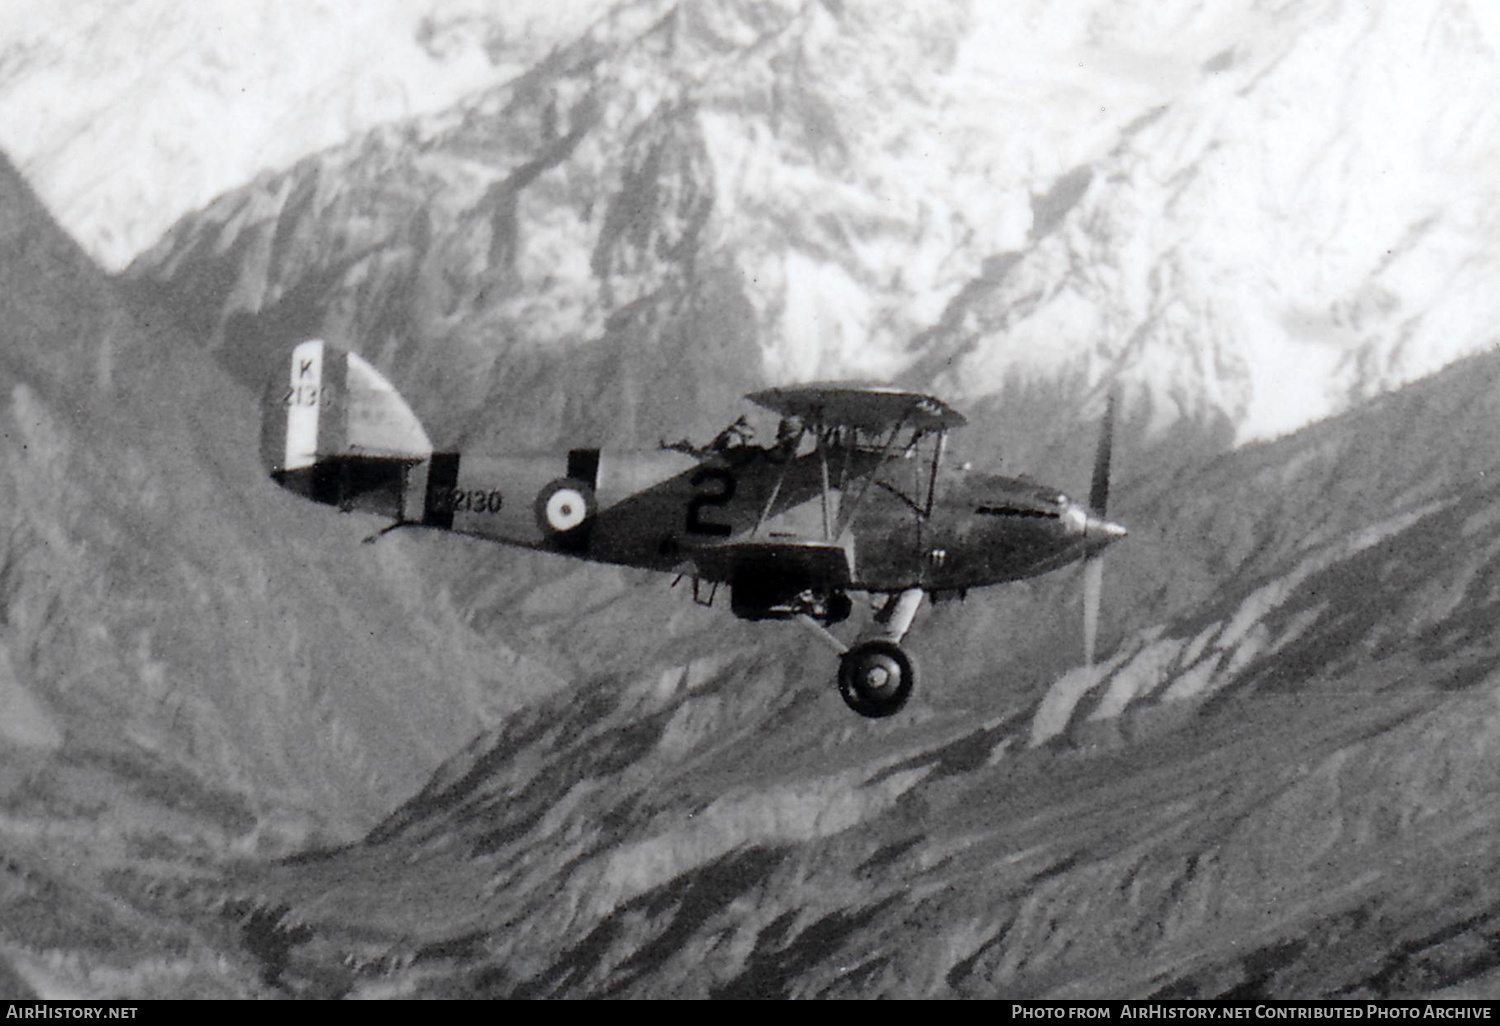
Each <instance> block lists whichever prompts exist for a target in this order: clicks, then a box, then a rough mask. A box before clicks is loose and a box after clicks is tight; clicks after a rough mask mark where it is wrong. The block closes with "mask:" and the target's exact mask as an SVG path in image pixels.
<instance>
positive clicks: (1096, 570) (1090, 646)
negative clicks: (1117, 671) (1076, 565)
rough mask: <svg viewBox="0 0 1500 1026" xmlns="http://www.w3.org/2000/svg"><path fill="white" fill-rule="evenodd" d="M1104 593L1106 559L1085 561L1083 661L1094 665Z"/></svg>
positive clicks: (1085, 663) (1090, 558)
mask: <svg viewBox="0 0 1500 1026" xmlns="http://www.w3.org/2000/svg"><path fill="white" fill-rule="evenodd" d="M1103 595H1104V560H1103V559H1100V558H1099V557H1097V556H1090V557H1088V558H1087V559H1085V560H1084V561H1083V662H1084V665H1085V666H1093V665H1094V643H1095V642H1096V641H1097V640H1098V639H1099V603H1100V600H1101V599H1102V598H1103Z"/></svg>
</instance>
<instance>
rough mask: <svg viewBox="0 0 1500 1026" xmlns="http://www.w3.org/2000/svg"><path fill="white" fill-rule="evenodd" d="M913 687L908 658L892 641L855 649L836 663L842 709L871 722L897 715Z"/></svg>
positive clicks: (913, 670)
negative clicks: (837, 665) (851, 710)
mask: <svg viewBox="0 0 1500 1026" xmlns="http://www.w3.org/2000/svg"><path fill="white" fill-rule="evenodd" d="M916 683H917V669H916V666H914V665H913V664H912V661H911V657H910V656H908V655H907V654H906V653H905V652H903V651H902V650H901V647H900V646H899V645H897V644H895V643H894V642H891V641H884V640H875V641H866V642H864V643H863V644H859V645H855V646H854V647H853V648H851V649H850V650H849V651H848V652H845V653H844V656H843V658H842V659H840V660H839V695H840V696H841V697H842V698H843V699H844V704H845V705H847V706H848V707H849V708H851V709H853V710H854V711H855V712H857V713H859V714H860V715H861V716H865V717H868V718H869V719H872V720H879V719H884V718H885V717H887V716H894V715H895V714H896V713H898V712H900V711H901V708H902V706H904V705H906V700H907V699H908V698H910V697H911V690H912V688H913V687H914V686H915V685H916Z"/></svg>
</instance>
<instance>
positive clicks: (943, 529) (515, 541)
mask: <svg viewBox="0 0 1500 1026" xmlns="http://www.w3.org/2000/svg"><path fill="white" fill-rule="evenodd" d="M747 398H748V399H749V400H750V401H751V402H752V403H755V404H756V405H758V406H760V407H762V408H763V409H765V410H768V411H770V412H771V413H773V414H775V415H777V416H778V417H779V424H778V426H777V430H776V434H775V438H774V439H770V440H768V441H766V442H764V443H758V442H757V441H756V440H755V438H754V437H753V434H752V433H751V432H750V431H749V430H748V428H747V423H746V420H745V418H743V417H741V418H740V419H739V420H737V421H736V422H735V423H733V424H731V425H730V426H729V427H727V428H726V429H725V430H724V431H723V432H721V433H720V434H719V435H718V437H716V438H715V439H713V440H712V441H710V442H709V443H707V444H705V445H702V446H698V445H694V444H693V443H691V442H688V441H681V442H676V443H672V444H666V443H663V444H661V445H660V446H658V447H657V448H654V449H649V450H628V451H612V450H609V449H600V448H592V447H580V448H572V449H563V450H559V451H557V452H546V453H481V452H436V451H434V450H433V447H432V443H431V442H430V441H429V439H428V437H427V433H426V431H424V430H423V428H422V425H421V423H420V422H419V421H418V419H417V417H416V416H415V415H414V414H413V413H412V411H411V408H410V407H409V406H408V405H407V404H406V402H405V401H404V400H403V399H402V398H401V396H400V395H399V394H398V393H397V392H396V390H395V389H394V388H393V387H392V386H391V384H390V382H388V381H387V380H386V379H385V378H384V377H383V376H382V375H381V374H380V373H379V372H378V371H376V370H375V368H374V367H372V366H371V365H370V364H369V363H368V362H367V361H366V360H365V359H363V358H362V357H360V356H359V355H358V354H357V353H352V352H348V351H346V350H343V349H339V348H337V347H335V346H332V345H329V344H327V343H325V342H322V341H319V340H310V341H306V342H303V343H301V344H300V345H298V346H297V347H296V348H294V349H293V350H292V352H291V356H290V359H289V361H288V363H287V365H286V370H285V371H284V372H278V373H277V375H276V377H275V379H274V380H273V381H272V382H271V384H270V386H269V388H268V390H267V393H266V409H265V420H264V426H263V435H262V458H263V462H264V464H265V466H266V469H267V471H268V472H269V473H270V475H271V477H272V478H273V479H274V480H275V481H276V482H277V483H278V484H280V485H281V486H282V487H283V488H286V489H288V490H289V491H292V492H295V493H297V494H299V495H301V496H304V497H306V498H308V499H311V500H312V501H314V502H318V503H322V504H325V505H329V506H333V507H336V508H338V509H341V510H346V511H352V510H360V511H364V512H369V513H374V514H378V515H380V516H384V517H387V518H389V519H390V520H391V521H392V523H391V525H390V526H389V527H387V528H386V530H385V531H383V532H381V533H386V532H388V531H391V530H395V529H397V528H402V527H428V528H434V529H438V530H444V531H453V532H456V533H460V534H467V535H473V536H476V537H480V538H486V539H489V540H491V541H496V542H500V543H501V544H505V545H513V546H519V547H523V548H529V549H539V550H542V551H547V552H555V553H559V554H562V555H567V556H572V557H575V558H579V559H587V560H592V561H595V562H600V563H613V564H616V565H620V566H631V567H640V568H643V569H647V570H655V571H660V572H663V573H668V574H676V575H685V576H688V577H691V578H692V580H693V585H694V594H695V595H699V594H703V593H704V591H705V590H708V592H709V593H710V594H712V593H714V591H715V590H716V589H717V588H718V586H720V585H725V586H727V588H728V591H729V596H730V603H729V605H730V609H731V611H732V612H733V613H734V615H736V616H738V617H741V618H743V619H747V620H796V621H798V622H801V623H803V624H804V625H806V626H808V627H809V628H811V629H812V630H814V631H815V632H816V633H817V634H818V635H819V636H820V637H822V638H824V639H825V640H826V641H828V642H829V644H830V645H831V646H832V647H833V648H834V649H835V650H836V651H837V652H838V653H839V667H838V673H837V681H838V687H839V692H840V694H841V695H842V696H843V699H844V701H845V702H846V703H847V704H848V705H849V707H850V708H852V709H854V711H856V712H858V713H860V714H861V715H863V716H869V717H884V716H890V715H892V714H894V713H895V712H897V711H898V710H900V709H901V708H902V706H904V705H905V704H906V701H907V699H908V698H909V697H910V695H911V691H912V688H913V686H914V684H915V682H916V669H915V666H914V664H913V662H912V660H911V657H910V656H909V654H908V653H907V652H906V650H905V649H904V648H902V644H901V643H902V640H903V639H904V638H905V636H906V633H907V631H908V630H910V628H911V626H912V623H913V621H914V619H915V617H916V614H917V612H918V610H919V608H920V607H921V604H922V600H923V598H924V597H925V596H927V595H930V594H940V595H941V594H952V593H963V592H966V591H968V590H969V589H971V588H981V587H985V586H988V585H992V584H1000V583H1003V582H1006V581H1014V580H1018V579H1021V578H1026V577H1033V576H1036V575H1038V574H1042V573H1046V572H1048V571H1051V570H1055V569H1057V568H1059V567H1062V566H1065V565H1067V564H1069V563H1073V562H1076V561H1078V560H1083V561H1085V562H1086V564H1087V570H1086V574H1085V588H1086V591H1085V594H1086V602H1085V649H1086V651H1087V653H1088V656H1087V657H1088V658H1090V659H1092V649H1093V634H1094V630H1095V626H1094V625H1095V624H1096V623H1097V610H1098V602H1099V570H1100V563H1099V561H1098V559H1097V558H1096V557H1097V555H1098V553H1099V552H1100V551H1101V550H1103V549H1104V547H1105V546H1107V545H1109V544H1110V543H1111V542H1113V541H1115V540H1117V539H1119V538H1121V537H1123V536H1124V534H1125V529H1124V528H1123V527H1121V526H1120V525H1119V524H1116V523H1112V522H1111V521H1109V520H1107V519H1105V516H1104V514H1105V507H1106V504H1107V502H1108V496H1109V466H1110V453H1111V448H1112V445H1111V437H1112V428H1111V424H1112V419H1113V418H1112V406H1111V412H1110V413H1108V414H1106V417H1105V420H1104V424H1103V428H1102V431H1101V434H1100V440H1099V447H1098V454H1097V456H1096V459H1095V467H1094V479H1093V487H1092V490H1091V494H1090V497H1089V503H1088V505H1086V506H1085V505H1083V504H1081V503H1078V502H1075V501H1073V500H1071V499H1069V498H1068V497H1067V496H1065V495H1063V494H1062V493H1061V492H1059V491H1056V490H1055V489H1050V488H1045V487H1041V486H1038V485H1036V484H1033V483H1031V482H1028V481H1023V480H1018V479H1016V478H1011V477H1004V476H1001V475H998V474H985V473H978V472H974V471H972V470H969V469H968V468H967V467H954V466H950V465H949V464H948V463H947V462H945V460H944V452H945V448H946V443H947V438H948V433H949V432H950V431H951V430H953V429H955V428H958V427H961V426H962V425H963V424H964V418H963V416H962V415H961V414H959V413H958V412H956V411H955V410H953V409H952V408H951V407H949V406H948V405H947V404H946V403H944V402H943V401H942V400H940V399H937V398H934V397H932V396H928V395H922V394H919V393H915V392H908V391H903V390H901V389H895V388H885V387H879V386H852V385H847V384H813V385H796V386H790V387H784V388H772V389H767V390H765V391H761V392H755V393H752V394H751V395H749V396H747ZM705 586H706V589H705ZM853 593H868V594H871V595H875V596H881V597H883V599H884V601H883V605H882V606H881V608H880V610H879V611H878V612H877V613H876V614H875V616H874V619H873V621H872V622H871V623H870V624H869V625H868V626H867V627H865V628H863V629H862V630H861V631H860V632H859V633H858V635H857V636H856V637H855V638H854V639H853V640H852V641H850V642H845V641H843V640H840V638H839V637H838V636H837V635H836V634H834V633H833V632H832V631H831V630H830V628H832V627H834V626H836V625H837V624H839V623H841V622H842V621H844V620H845V619H847V618H848V617H849V614H850V611H851V609H852V608H853V602H852V600H851V598H850V596H851V594H853Z"/></svg>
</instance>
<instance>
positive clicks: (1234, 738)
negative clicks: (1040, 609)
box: [229, 355, 1500, 997]
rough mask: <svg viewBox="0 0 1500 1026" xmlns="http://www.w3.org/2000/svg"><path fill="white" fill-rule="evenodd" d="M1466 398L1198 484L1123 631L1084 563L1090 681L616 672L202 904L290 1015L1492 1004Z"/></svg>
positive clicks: (1478, 439)
mask: <svg viewBox="0 0 1500 1026" xmlns="http://www.w3.org/2000/svg"><path fill="white" fill-rule="evenodd" d="M1497 386H1500V358H1496V357H1495V356H1494V355H1490V356H1486V357H1483V358H1476V359H1472V360H1469V361H1466V362H1465V363H1464V364H1463V365H1461V366H1459V367H1456V368H1454V369H1453V370H1452V371H1451V372H1449V373H1447V374H1444V375H1441V376H1439V377H1437V378H1434V379H1431V380H1427V381H1423V382H1421V383H1419V384H1417V385H1414V386H1411V387H1409V388H1408V389H1406V390H1404V391H1402V392H1400V393H1397V394H1395V395H1393V396H1390V397H1388V398H1387V399H1385V400H1383V401H1382V402H1380V403H1377V404H1374V405H1371V406H1369V407H1366V408H1363V409H1361V410H1359V411H1356V412H1354V413H1351V414H1349V415H1347V416H1345V417H1342V418H1339V419H1337V420H1335V421H1331V422H1329V423H1327V424H1325V425H1321V426H1319V427H1317V428H1315V429H1310V430H1308V431H1305V432H1303V433H1300V434H1298V435H1296V436H1293V437H1291V438H1288V439H1285V440H1282V441H1280V442H1277V443H1274V444H1270V445H1261V446H1252V447H1248V448H1246V449H1242V450H1240V451H1238V452H1236V453H1234V454H1232V455H1230V456H1227V457H1224V458H1223V459H1222V460H1220V461H1218V462H1217V463H1216V464H1214V465H1213V466H1211V467H1208V468H1204V469H1201V470H1200V473H1199V475H1198V477H1197V479H1196V481H1195V494H1194V495H1193V496H1192V497H1191V498H1190V499H1189V501H1186V502H1179V503H1177V504H1175V506H1173V505H1168V504H1166V503H1163V505H1162V506H1161V507H1160V508H1159V509H1158V510H1157V516H1158V519H1156V520H1155V521H1148V524H1149V527H1148V528H1147V529H1148V530H1156V531H1160V532H1162V534H1163V535H1164V536H1165V537H1167V538H1168V539H1172V540H1174V541H1177V542H1179V543H1180V544H1181V547H1182V549H1183V551H1184V555H1185V558H1191V553H1192V548H1193V545H1194V544H1195V539H1200V538H1201V539H1203V542H1202V543H1205V544H1206V543H1210V542H1211V543H1213V544H1214V545H1215V547H1216V548H1217V550H1218V551H1219V552H1220V558H1221V559H1222V561H1223V564H1222V565H1221V566H1220V567H1218V568H1217V572H1216V577H1217V582H1216V583H1215V584H1214V585H1213V586H1211V587H1209V588H1206V589H1205V590H1204V592H1203V593H1202V594H1201V595H1200V596H1199V601H1198V603H1197V608H1196V609H1190V610H1181V611H1178V612H1176V613H1175V614H1173V615H1170V616H1169V617H1167V618H1166V619H1162V620H1159V621H1156V622H1152V613H1153V611H1154V610H1159V609H1160V608H1161V607H1160V605H1159V604H1157V603H1153V602H1150V601H1142V596H1141V593H1140V587H1139V584H1138V582H1135V581H1132V580H1131V579H1130V578H1129V577H1128V576H1127V575H1125V574H1124V573H1123V572H1116V571H1112V576H1111V586H1110V587H1111V594H1112V596H1113V597H1114V601H1116V602H1118V603H1120V604H1122V605H1124V606H1126V607H1127V608H1131V607H1135V608H1136V609H1137V610H1138V611H1137V612H1136V613H1134V614H1126V616H1125V618H1126V619H1127V621H1128V622H1129V623H1130V624H1131V625H1132V626H1131V628H1130V629H1129V630H1128V631H1127V633H1126V635H1125V637H1124V638H1123V639H1122V641H1121V644H1120V645H1119V646H1118V648H1116V650H1115V652H1114V654H1113V656H1112V657H1111V658H1110V660H1109V661H1108V662H1107V663H1106V664H1104V665H1103V666H1101V667H1100V668H1099V669H1098V670H1097V671H1095V672H1093V673H1085V672H1084V671H1072V672H1070V673H1067V674H1064V675H1062V676H1060V677H1058V678H1057V679H1055V680H1053V681H1052V682H1051V683H1050V684H1049V685H1047V686H1044V687H1043V688H1042V689H1041V690H1040V691H1034V690H1033V691H1027V690H1026V689H1024V688H1015V687H1013V686H1012V685H1011V684H1010V683H1009V682H1006V681H1005V680H1004V679H1003V677H1001V678H992V679H991V680H990V681H989V682H988V684H989V686H988V687H987V688H986V689H985V691H984V692H982V693H979V694H976V693H975V692H973V691H966V692H964V694H965V705H966V707H965V708H963V709H957V708H954V707H953V706H952V704H951V701H952V696H951V695H945V693H946V692H947V691H948V689H949V687H950V685H952V684H953V683H954V682H953V681H951V680H947V679H943V678H941V677H932V676H929V677H928V678H927V679H926V681H925V683H924V692H923V696H922V697H921V698H919V700H918V701H917V702H916V703H914V709H913V710H912V711H910V712H908V713H906V714H904V715H903V716H901V717H898V718H896V719H895V720H893V721H891V722H889V723H884V724H875V725H871V724H867V723H857V722H853V721H851V720H848V719H847V718H841V717H840V716H839V715H838V714H839V713H841V712H842V710H838V709H836V708H834V707H836V703H835V702H833V701H832V699H831V696H824V697H823V698H818V699H816V700H814V699H813V697H812V696H811V695H810V694H809V693H808V691H807V689H806V688H805V687H799V686H798V685H797V684H796V683H795V682H794V680H786V681H785V682H780V681H776V683H777V685H778V686H779V687H785V688H787V689H788V690H786V691H785V692H784V693H782V695H781V697H780V698H771V699H770V700H769V701H768V700H767V687H768V682H767V680H766V678H767V677H768V676H769V677H771V678H773V680H774V679H775V678H776V677H778V676H779V675H780V673H781V671H780V670H779V666H780V660H779V659H773V660H770V661H768V660H767V659H766V658H765V657H764V656H760V657H747V658H739V659H731V660H730V661H729V662H728V663H725V662H723V661H722V660H706V661H704V662H698V661H691V662H688V661H685V662H684V666H685V667H686V669H684V670H683V671H682V672H681V674H680V675H673V676H666V677H663V676H660V675H658V674H655V673H650V672H646V673H634V674H630V673H625V674H622V675H621V676H619V677H616V678H614V679H612V680H611V681H610V686H609V687H608V688H605V689H597V690H593V691H591V692H590V694H589V697H588V698H587V700H585V701H580V700H579V699H578V698H576V697H575V698H572V699H569V700H567V701H558V702H549V703H544V704H542V705H541V706H539V707H537V708H536V709H535V710H533V711H531V712H529V713H527V714H526V715H524V716H523V717H520V718H518V719H514V720H512V721H510V722H508V723H507V724H506V725H505V727H503V728H502V729H500V730H497V731H496V732H494V733H492V734H490V735H488V736H486V737H485V738H482V739H480V740H478V741H476V742H475V744H473V745H471V746H470V748H469V749H468V750H467V751H466V752H464V753H463V754H461V755H460V756H458V757H456V758H455V759H454V760H453V761H452V762H451V763H450V764H449V765H448V766H446V767H444V769H443V770H442V771H441V772H440V773H439V774H438V775H437V776H436V777H435V778H434V779H433V780H432V781H431V782H430V783H429V785H428V786H427V788H426V789H424V791H423V793H422V794H421V795H419V796H417V797H416V798H415V799H414V800H413V801H412V802H410V803H408V804H407V805H406V806H404V807H403V808H402V809H400V810H399V811H398V812H397V813H396V814H395V815H394V816H392V817H391V818H390V819H389V820H388V821H387V822H386V823H384V824H383V825H382V826H381V827H380V828H379V829H377V830H376V831H375V832H373V833H372V834H371V835H370V836H369V837H368V838H367V839H366V840H365V841H363V842H362V843H360V844H358V845H354V846H351V847H347V848H344V849H341V850H337V851H328V852H323V853H317V854H315V855H311V856H308V857H304V858H300V859H295V860H291V861H288V862H286V863H283V864H282V865H280V866H275V867H265V868H247V869H246V870H245V871H244V872H243V873H241V874H239V875H238V878H237V880H236V882H235V883H233V884H232V885H231V888H230V894H231V895H233V897H232V899H231V902H230V906H229V907H232V908H237V909H239V908H245V907H250V908H267V909H276V910H277V912H276V914H277V915H278V916H279V917H280V918H281V921H282V923H283V930H284V933H283V936H284V938H285V940H284V945H285V948H284V957H283V958H282V959H281V960H280V961H279V962H278V964H277V968H276V970H275V973H274V976H275V978H276V980H277V982H278V985H279V986H283V987H285V988H287V989H288V990H290V991H292V992H294V993H323V994H326V993H365V994H383V993H400V994H432V995H438V994H442V995H455V994H467V995H484V996H535V995H558V996H564V995H566V996H601V995H606V994H607V995H618V996H626V995H629V996H646V995H658V996H660V995H673V996H705V995H710V994H713V995H723V996H728V995H742V996H751V995H753V996H835V995H847V996H855V995H858V996H874V995H891V996H896V995H901V996H914V995H966V996H996V995H1009V996H1026V995H1032V996H1043V995H1051V996H1071V997H1099V996H1112V997H1118V996H1122V995H1132V994H1133V995H1137V996H1144V995H1148V994H1153V993H1154V994H1159V995H1162V996H1168V995H1170V996H1176V997H1211V996H1216V995H1217V996H1223V995H1230V994H1234V995H1238V996H1252V995H1255V996H1300V997H1308V996H1320V995H1321V996H1348V997H1382V996H1403V995H1414V994H1431V993H1434V992H1436V991H1438V990H1440V989H1443V988H1454V987H1457V988H1460V989H1459V990H1458V991H1457V992H1458V993H1467V994H1474V993H1479V994H1482V993H1485V992H1486V989H1487V988H1490V987H1492V982H1493V979H1494V978H1495V973H1496V972H1497V967H1500V960H1497V959H1496V957H1495V955H1494V948H1493V940H1494V937H1495V936H1496V935H1497V931H1500V893H1497V891H1496V888H1495V885H1494V882H1493V881H1494V879H1495V873H1494V870H1495V868H1496V865H1497V863H1500V848H1497V846H1496V842H1495V837H1494V832H1493V831H1492V830H1491V829H1490V828H1489V827H1490V814H1489V811H1488V810H1489V809H1490V808H1491V807H1492V806H1493V803H1494V799H1495V793H1494V792H1495V789H1496V784H1495V781H1496V779H1500V778H1497V774H1496V766H1495V758H1496V753H1495V751H1494V746H1493V745H1491V744H1490V743H1489V740H1488V739H1489V737H1490V736H1491V734H1492V733H1493V731H1494V730H1495V727H1496V715H1497V709H1500V705H1497V701H1500V676H1497V675H1496V673H1495V667H1496V658H1497V655H1500V650H1497V647H1496V645H1495V644H1494V643H1493V640H1492V639H1491V637H1490V632H1489V631H1488V630H1487V625H1488V624H1489V623H1490V622H1492V621H1493V619H1494V617H1495V615H1496V613H1497V608H1496V607H1497V605H1500V587H1497V582H1500V562H1497V560H1500V533H1497V532H1500V517H1497V516H1496V515H1495V514H1494V513H1493V510H1494V509H1495V508H1496V504H1497V500H1500V491H1497V486H1496V485H1495V484H1494V483H1493V481H1492V480H1489V478H1492V477H1493V473H1492V471H1493V467H1494V465H1495V463H1494V458H1493V453H1491V452H1490V451H1489V448H1490V447H1489V446H1488V444H1487V442H1486V441H1485V438H1484V436H1483V435H1482V434H1480V433H1479V431H1478V430H1477V429H1478V428H1480V427H1482V426H1487V425H1488V424H1491V423H1493V419H1494V417H1495V416H1496V414H1497V413H1500V410H1497V409H1496V403H1497V400H1496V399H1495V396H1496V395H1500V389H1497ZM1251 492H1253V493H1255V494H1258V495H1262V496H1267V495H1269V496H1271V497H1273V498H1274V499H1276V500H1277V501H1275V502H1265V503H1259V504H1255V503H1247V502H1245V501H1243V498H1242V495H1243V494H1249V493H1251ZM1236 538H1244V539H1246V541H1245V543H1244V544H1236V543H1235V542H1234V541H1233V539H1236ZM1132 540H1133V539H1132ZM1127 544H1128V543H1127ZM1121 551H1125V549H1124V548H1123V547H1122V549H1121ZM921 629H923V625H919V631H920V630H921ZM769 634H770V630H769V629H767V630H766V635H767V636H766V637H765V638H764V640H763V642H762V643H763V644H764V645H770V644H771V643H772V640H771V638H770V637H769ZM684 659H685V660H686V659H687V656H686V654H684ZM705 662H706V665H704V663H705ZM825 699H826V700H825ZM1465 987H1473V988H1478V989H1477V990H1464V989H1462V988H1465Z"/></svg>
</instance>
